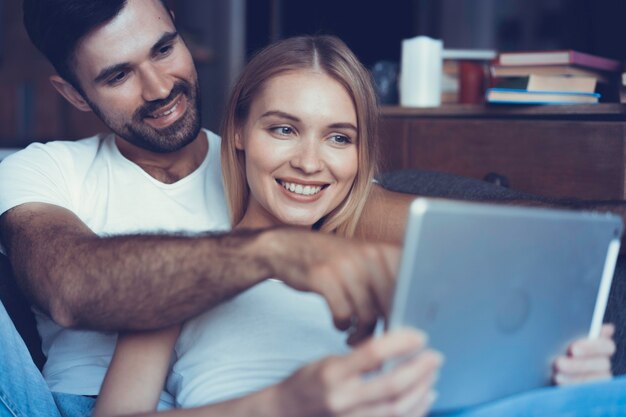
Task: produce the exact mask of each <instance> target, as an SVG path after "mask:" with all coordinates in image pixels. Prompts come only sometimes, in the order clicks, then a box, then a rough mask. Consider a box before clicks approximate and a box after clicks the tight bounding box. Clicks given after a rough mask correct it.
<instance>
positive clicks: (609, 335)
mask: <svg viewBox="0 0 626 417" xmlns="http://www.w3.org/2000/svg"><path fill="white" fill-rule="evenodd" d="M614 332H615V327H613V325H612V324H604V325H603V326H602V329H601V330H600V336H599V337H598V338H597V339H580V340H577V341H575V342H574V343H572V344H571V345H569V347H568V349H567V353H566V354H565V355H563V356H559V357H558V358H556V360H555V361H554V369H553V375H552V379H553V381H554V383H555V384H557V385H567V384H575V383H580V382H586V381H592V380H598V379H608V378H611V376H612V375H613V374H612V372H611V356H612V355H613V353H615V342H614V341H613V333H614Z"/></svg>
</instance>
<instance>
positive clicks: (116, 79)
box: [108, 72, 127, 85]
mask: <svg viewBox="0 0 626 417" xmlns="http://www.w3.org/2000/svg"><path fill="white" fill-rule="evenodd" d="M126 76H127V73H126V72H118V73H117V74H115V75H114V76H113V77H112V78H110V79H109V82H108V83H109V84H111V85H114V84H119V83H121V82H122V81H124V80H125V79H126Z"/></svg>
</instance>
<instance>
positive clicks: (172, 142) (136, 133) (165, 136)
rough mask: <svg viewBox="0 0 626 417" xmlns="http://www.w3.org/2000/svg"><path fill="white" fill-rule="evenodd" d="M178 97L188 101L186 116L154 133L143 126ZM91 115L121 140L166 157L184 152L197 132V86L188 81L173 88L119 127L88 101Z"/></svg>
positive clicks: (181, 82)
mask: <svg viewBox="0 0 626 417" xmlns="http://www.w3.org/2000/svg"><path fill="white" fill-rule="evenodd" d="M179 96H184V97H185V99H186V100H187V109H186V111H185V114H184V115H183V116H182V117H181V118H180V119H178V120H176V121H175V122H174V123H172V124H171V125H169V126H167V127H165V128H163V129H157V128H154V127H152V126H150V125H148V124H146V123H145V122H144V119H145V118H146V117H150V116H149V115H150V114H151V113H153V112H155V111H157V110H159V109H162V108H165V107H167V106H169V105H171V104H172V102H173V100H175V99H176V98H177V97H179ZM87 103H88V104H89V105H90V106H91V109H92V110H93V112H94V113H95V114H96V115H97V116H98V117H99V118H100V119H101V120H102V121H103V122H104V124H106V125H107V126H108V127H109V129H111V130H112V131H113V132H114V133H115V134H116V135H118V136H119V137H120V138H122V139H124V140H126V141H128V142H130V143H132V144H133V145H135V146H137V147H139V148H142V149H146V150H148V151H152V152H157V153H169V152H174V151H177V150H179V149H182V148H184V147H185V146H187V145H189V144H190V143H191V142H193V141H194V139H195V138H196V137H197V136H198V133H199V132H200V127H201V126H200V108H201V102H200V89H199V86H198V83H197V82H196V83H195V84H194V85H193V86H192V85H191V84H190V83H188V82H187V81H179V82H177V83H176V84H174V87H173V88H172V91H171V92H170V94H169V95H168V96H167V97H166V98H164V99H161V100H155V101H150V102H148V103H146V104H144V105H143V106H141V107H140V108H138V109H137V110H136V111H135V113H134V114H133V116H132V118H131V119H130V121H124V122H123V123H120V120H115V119H113V118H111V117H109V116H107V115H106V114H105V113H104V112H103V111H102V110H101V109H100V108H99V107H98V106H96V105H95V104H94V103H92V102H90V101H89V100H87Z"/></svg>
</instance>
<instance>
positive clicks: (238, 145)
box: [235, 130, 244, 151]
mask: <svg viewBox="0 0 626 417" xmlns="http://www.w3.org/2000/svg"><path fill="white" fill-rule="evenodd" d="M235 149H237V150H240V151H243V150H244V148H243V138H242V135H241V130H237V133H235Z"/></svg>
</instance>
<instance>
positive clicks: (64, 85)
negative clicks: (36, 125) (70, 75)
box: [50, 75, 91, 111]
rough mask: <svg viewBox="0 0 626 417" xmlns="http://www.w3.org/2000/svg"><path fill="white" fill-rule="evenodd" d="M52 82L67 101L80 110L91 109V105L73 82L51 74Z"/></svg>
mask: <svg viewBox="0 0 626 417" xmlns="http://www.w3.org/2000/svg"><path fill="white" fill-rule="evenodd" d="M50 83H51V84H52V86H53V87H54V88H55V89H56V90H57V91H58V92H59V94H61V95H62V96H63V97H65V99H66V100H67V101H69V102H70V103H71V104H72V105H73V106H74V107H76V108H77V109H78V110H80V111H91V106H90V105H89V103H87V101H86V100H85V99H84V97H83V95H82V94H81V93H79V92H78V91H77V90H76V89H75V88H74V86H73V85H72V84H70V83H68V82H67V81H65V80H64V79H63V78H61V77H59V76H58V75H52V76H50Z"/></svg>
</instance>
